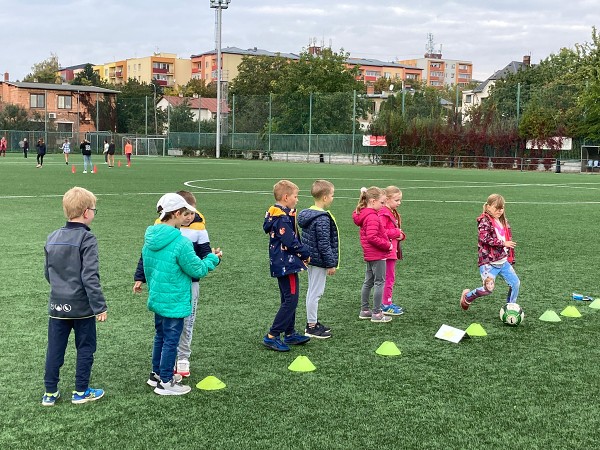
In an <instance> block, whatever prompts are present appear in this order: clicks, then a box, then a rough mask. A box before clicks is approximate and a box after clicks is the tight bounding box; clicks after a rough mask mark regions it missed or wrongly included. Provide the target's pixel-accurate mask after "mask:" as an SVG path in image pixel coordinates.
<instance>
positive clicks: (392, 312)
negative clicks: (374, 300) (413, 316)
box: [381, 303, 404, 316]
mask: <svg viewBox="0 0 600 450" xmlns="http://www.w3.org/2000/svg"><path fill="white" fill-rule="evenodd" d="M381 310H382V311H383V314H385V315H386V316H400V315H402V314H404V309H402V307H401V306H398V305H395V304H393V303H390V304H389V305H381Z"/></svg>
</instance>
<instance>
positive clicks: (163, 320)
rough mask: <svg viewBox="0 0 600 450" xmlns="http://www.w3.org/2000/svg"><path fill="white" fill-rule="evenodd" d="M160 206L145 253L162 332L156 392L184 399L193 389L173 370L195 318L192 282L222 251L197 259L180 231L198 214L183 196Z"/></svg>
mask: <svg viewBox="0 0 600 450" xmlns="http://www.w3.org/2000/svg"><path fill="white" fill-rule="evenodd" d="M158 204H159V208H160V209H161V211H160V217H159V218H160V221H161V223H160V224H158V225H153V226H150V227H148V228H147V230H146V234H145V236H144V247H143V248H142V258H143V260H144V273H145V275H146V281H147V283H148V292H149V294H148V309H149V310H150V311H152V312H154V326H155V329H156V334H155V336H154V348H153V350H152V373H151V374H150V379H151V380H153V379H156V378H157V377H156V375H159V379H157V380H156V387H155V388H154V392H155V393H157V394H159V395H183V394H187V393H188V392H190V390H191V387H190V386H184V385H182V384H180V383H179V381H180V380H181V378H180V377H177V378H175V377H174V376H173V367H174V366H175V360H176V358H177V344H178V343H179V338H180V336H181V332H182V330H183V320H184V318H185V317H188V316H189V315H190V314H191V313H192V278H203V277H205V276H206V275H207V274H208V272H210V271H212V270H214V269H215V267H216V266H217V265H218V264H219V258H220V256H221V252H220V250H219V249H217V250H215V251H214V252H213V253H210V254H208V255H206V257H205V258H204V259H200V258H198V257H197V256H196V253H195V252H194V246H193V244H192V241H190V240H189V239H188V238H186V237H184V236H183V235H182V234H181V231H180V230H179V228H180V227H181V226H182V225H183V224H184V223H187V222H188V221H189V216H191V215H193V214H195V213H196V209H195V208H194V207H193V206H191V205H190V204H189V203H188V202H186V201H185V199H184V198H183V197H182V196H180V195H178V194H175V193H169V194H165V195H163V197H162V198H161V199H160V200H159V202H158ZM149 381H150V380H149Z"/></svg>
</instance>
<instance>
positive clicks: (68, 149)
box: [61, 139, 71, 164]
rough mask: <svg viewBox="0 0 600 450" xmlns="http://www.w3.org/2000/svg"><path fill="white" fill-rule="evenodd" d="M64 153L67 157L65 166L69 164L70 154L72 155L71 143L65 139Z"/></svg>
mask: <svg viewBox="0 0 600 450" xmlns="http://www.w3.org/2000/svg"><path fill="white" fill-rule="evenodd" d="M61 148H62V152H63V154H64V155H65V164H69V153H71V143H70V142H69V140H68V139H65V142H63V145H62V147H61Z"/></svg>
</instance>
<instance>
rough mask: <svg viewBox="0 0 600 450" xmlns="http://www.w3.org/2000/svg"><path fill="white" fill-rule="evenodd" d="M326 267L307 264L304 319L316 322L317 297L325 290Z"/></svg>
mask: <svg viewBox="0 0 600 450" xmlns="http://www.w3.org/2000/svg"><path fill="white" fill-rule="evenodd" d="M326 281H327V269H325V268H323V267H316V266H308V290H307V291H306V321H307V322H308V323H316V322H317V319H318V313H317V310H318V308H319V299H320V298H321V296H322V295H323V292H325V282H326Z"/></svg>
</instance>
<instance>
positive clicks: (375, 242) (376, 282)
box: [352, 186, 394, 322]
mask: <svg viewBox="0 0 600 450" xmlns="http://www.w3.org/2000/svg"><path fill="white" fill-rule="evenodd" d="M383 205H385V193H384V192H383V190H382V189H379V188H378V187H375V186H372V187H370V188H368V189H367V188H365V187H363V188H361V190H360V197H359V200H358V205H357V206H356V209H355V210H354V212H353V213H352V218H353V220H354V223H355V224H356V225H357V226H359V227H360V233H359V234H360V245H361V246H362V249H363V257H364V260H365V262H366V263H367V268H366V273H365V281H364V282H363V285H362V289H361V308H360V313H359V315H358V318H359V319H370V320H371V322H389V321H390V320H392V318H391V317H390V316H387V315H385V314H383V311H382V310H381V302H382V299H383V287H384V285H385V269H386V267H385V258H386V256H387V255H388V253H389V252H390V251H391V250H392V249H393V248H394V247H393V245H392V243H391V241H390V240H389V239H388V237H387V233H386V231H385V228H384V227H383V222H382V221H381V218H380V217H379V214H378V211H379V210H380V209H381V208H382V207H383ZM373 287H375V289H374V290H373V309H372V310H371V307H370V297H371V290H372V289H373Z"/></svg>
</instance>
